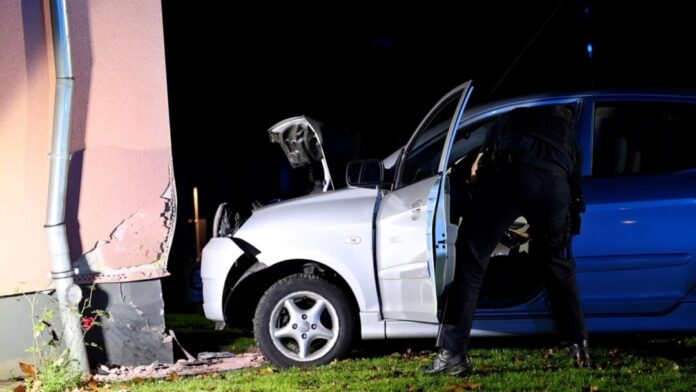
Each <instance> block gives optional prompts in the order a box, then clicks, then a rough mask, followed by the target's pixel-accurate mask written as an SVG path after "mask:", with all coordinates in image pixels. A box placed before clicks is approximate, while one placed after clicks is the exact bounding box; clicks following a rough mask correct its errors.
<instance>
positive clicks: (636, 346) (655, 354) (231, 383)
mask: <svg viewBox="0 0 696 392" xmlns="http://www.w3.org/2000/svg"><path fill="white" fill-rule="evenodd" d="M183 321H184V320H182V322H183ZM193 321H194V323H193V324H187V328H188V327H189V326H190V328H191V329H190V330H186V329H183V324H182V329H181V331H177V330H176V329H175V331H177V335H179V334H182V335H184V336H186V335H187V334H189V333H191V334H196V335H197V334H199V333H200V332H201V328H204V327H205V324H201V325H199V326H196V325H197V324H195V323H196V321H195V320H193ZM206 328H207V327H206ZM211 329H212V328H211ZM186 331H188V332H186ZM228 333H229V334H231V335H234V334H239V338H240V339H241V338H242V337H244V338H245V339H243V340H242V341H243V342H245V343H244V344H241V345H240V346H244V345H246V344H247V343H248V342H249V339H250V337H249V335H248V334H247V335H243V332H228ZM229 338H230V336H226V337H224V339H223V340H226V339H229ZM551 340H552V339H551V338H548V337H540V338H539V337H537V338H525V339H477V340H475V341H474V344H475V348H473V349H472V350H471V357H472V359H473V361H474V364H475V367H476V369H475V371H474V373H473V374H472V375H471V376H470V377H468V378H457V377H451V376H428V375H423V374H421V373H420V372H419V370H418V369H419V368H420V367H421V366H424V365H427V364H429V363H430V361H431V360H432V357H433V355H434V354H433V353H432V352H428V351H421V350H423V349H426V348H430V345H432V343H433V341H432V340H427V341H408V342H406V341H403V342H399V343H396V344H395V343H379V342H371V343H369V344H366V345H365V347H369V349H367V348H363V349H362V350H358V351H356V352H354V353H353V356H352V358H351V359H346V360H343V361H337V362H334V363H332V364H331V365H326V366H322V367H317V368H311V369H299V368H293V369H288V370H283V371H276V370H274V369H273V368H272V367H270V366H264V367H262V368H258V369H249V370H243V371H236V372H229V373H226V374H210V375H205V376H194V377H183V378H179V379H177V380H173V381H166V380H150V381H141V382H135V383H127V384H121V385H114V386H111V387H112V389H116V390H118V389H119V388H123V389H125V390H128V391H295V390H314V391H337V390H351V391H353V390H354V391H363V390H364V391H467V390H481V391H528V390H529V391H689V392H696V337H691V336H689V337H678V336H666V337H656V336H616V335H615V336H603V337H602V336H597V337H594V336H593V337H592V342H593V345H592V358H593V361H594V362H595V367H594V368H593V369H576V368H574V367H573V366H572V365H571V364H570V363H568V360H567V357H566V351H565V350H559V349H555V348H553V347H552V346H551V343H550V342H551ZM225 344H227V345H228V346H229V345H233V344H234V343H225ZM225 347H227V346H225ZM409 347H412V348H413V350H411V349H409ZM393 350H397V352H396V353H392V352H393ZM411 352H414V353H415V352H418V354H412V353H411Z"/></svg>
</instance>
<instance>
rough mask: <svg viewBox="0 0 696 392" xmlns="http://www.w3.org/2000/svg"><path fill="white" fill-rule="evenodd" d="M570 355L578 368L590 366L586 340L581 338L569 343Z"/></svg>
mask: <svg viewBox="0 0 696 392" xmlns="http://www.w3.org/2000/svg"><path fill="white" fill-rule="evenodd" d="M570 357H571V358H572V359H573V360H574V361H575V365H576V366H577V367H579V368H583V367H586V368H589V367H592V361H591V360H590V348H589V345H588V343H587V340H583V341H582V342H580V343H573V344H571V345H570Z"/></svg>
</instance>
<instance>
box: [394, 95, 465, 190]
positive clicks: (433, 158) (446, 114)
mask: <svg viewBox="0 0 696 392" xmlns="http://www.w3.org/2000/svg"><path fill="white" fill-rule="evenodd" d="M460 96H461V94H455V95H454V96H452V97H450V99H449V100H448V101H447V102H445V103H444V104H443V105H442V106H440V108H439V109H438V110H437V111H436V112H434V113H432V114H431V116H430V118H429V119H427V120H426V122H425V123H424V124H423V127H422V128H421V131H420V132H419V134H418V136H416V138H415V139H414V140H413V143H411V145H410V146H409V150H408V151H407V152H406V155H405V160H404V163H403V166H402V169H401V181H400V182H401V186H406V185H410V184H413V183H415V182H418V181H420V180H422V179H425V178H428V177H431V176H434V175H435V174H436V173H437V169H438V164H439V163H440V156H441V155H442V150H443V148H444V145H445V138H446V137H447V131H448V130H449V126H450V123H451V121H452V117H453V116H454V114H455V113H454V112H455V111H456V110H457V104H458V103H459V97H460Z"/></svg>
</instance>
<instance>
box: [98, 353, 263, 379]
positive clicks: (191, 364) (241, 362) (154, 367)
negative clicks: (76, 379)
mask: <svg viewBox="0 0 696 392" xmlns="http://www.w3.org/2000/svg"><path fill="white" fill-rule="evenodd" d="M265 363H266V360H265V358H264V357H263V355H261V353H259V352H250V353H244V354H237V355H233V356H231V357H224V356H223V357H215V358H209V359H203V360H199V359H193V360H191V359H189V360H186V359H180V360H178V361H177V362H176V363H159V362H154V363H152V364H150V365H142V366H115V367H111V368H109V367H106V366H100V367H99V369H98V374H96V375H94V379H95V380H96V381H99V382H104V383H113V382H126V381H132V380H135V379H140V380H144V379H156V378H159V379H169V380H175V379H178V378H179V377H180V376H191V375H198V374H210V373H217V372H227V371H230V370H239V369H246V368H255V367H259V366H261V365H263V364H265Z"/></svg>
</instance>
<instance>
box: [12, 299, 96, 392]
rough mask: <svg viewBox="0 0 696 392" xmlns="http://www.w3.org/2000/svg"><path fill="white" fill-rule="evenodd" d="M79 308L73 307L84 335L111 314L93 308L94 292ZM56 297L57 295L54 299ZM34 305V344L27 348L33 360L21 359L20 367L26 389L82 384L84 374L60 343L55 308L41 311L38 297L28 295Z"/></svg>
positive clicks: (50, 390)
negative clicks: (55, 324)
mask: <svg viewBox="0 0 696 392" xmlns="http://www.w3.org/2000/svg"><path fill="white" fill-rule="evenodd" d="M93 292H94V286H92V288H91V289H90V293H89V297H88V298H86V299H85V300H84V301H83V303H82V305H81V306H80V307H79V308H78V307H77V306H74V307H72V308H70V310H71V311H73V312H75V313H76V314H77V315H78V316H79V318H80V324H81V326H82V337H83V339H84V336H85V334H86V333H87V331H89V330H90V329H92V328H93V327H94V326H98V325H101V321H102V320H103V319H104V318H108V317H109V314H108V313H107V312H106V311H104V310H101V309H92V293H93ZM52 300H53V301H55V299H52ZM28 302H29V306H30V308H31V315H32V316H31V321H32V329H33V344H32V345H31V347H29V348H28V349H27V350H26V351H27V352H30V353H31V354H32V364H27V363H20V364H19V367H20V369H21V370H22V372H24V375H25V377H24V387H25V390H26V391H32V392H34V391H44V392H54V391H55V392H63V391H65V390H66V389H67V390H72V389H74V388H77V387H79V386H80V384H81V383H82V381H85V380H84V379H83V377H82V376H83V374H82V373H81V372H80V371H79V370H78V369H77V367H76V366H74V364H73V363H71V359H70V355H69V354H70V353H69V350H68V349H67V348H64V347H61V337H62V336H61V335H60V334H59V333H58V332H57V331H56V328H55V327H54V323H53V319H54V317H55V315H56V314H55V311H54V310H53V308H51V307H46V308H45V309H44V310H43V311H42V312H41V314H40V315H38V309H37V307H38V299H37V297H33V298H28ZM87 345H89V346H93V347H97V345H96V344H95V343H87Z"/></svg>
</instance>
